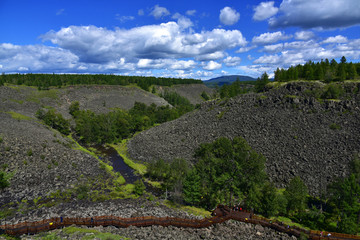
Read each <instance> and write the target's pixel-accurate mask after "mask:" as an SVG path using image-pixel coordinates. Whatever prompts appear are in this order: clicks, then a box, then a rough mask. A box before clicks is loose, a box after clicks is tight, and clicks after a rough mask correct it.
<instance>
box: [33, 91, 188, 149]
mask: <svg viewBox="0 0 360 240" xmlns="http://www.w3.org/2000/svg"><path fill="white" fill-rule="evenodd" d="M171 96H172V97H173V99H182V100H177V101H179V102H178V103H176V102H173V104H174V105H173V106H174V107H170V106H169V105H167V106H157V105H155V104H154V103H153V104H151V105H150V106H147V105H146V104H144V103H139V102H135V104H134V106H133V107H132V108H131V109H130V110H129V111H126V110H122V109H116V110H113V111H111V112H109V113H103V114H95V113H94V112H92V111H90V110H80V105H79V102H73V103H71V105H70V107H69V113H70V114H71V115H72V116H73V120H74V121H75V126H73V127H71V124H70V121H71V119H69V120H67V119H65V118H64V117H63V116H62V115H61V114H60V113H57V112H56V111H55V110H54V109H50V110H47V109H39V110H38V111H37V113H36V116H37V118H39V119H41V120H42V121H43V122H44V123H45V124H46V125H48V126H50V127H52V128H54V129H56V130H58V131H59V132H61V133H62V134H64V135H69V134H70V133H74V136H75V137H77V138H78V139H79V140H80V141H81V142H82V143H85V144H99V143H102V144H103V143H116V142H120V141H121V140H122V139H125V138H129V137H131V136H132V135H133V134H135V133H136V132H140V131H143V130H146V129H148V128H150V127H152V126H154V125H155V124H160V123H164V122H167V121H171V120H174V119H176V118H178V117H180V116H181V115H183V114H185V113H187V112H189V111H191V110H193V109H194V106H193V105H192V104H190V102H189V101H188V100H187V99H184V98H183V97H181V96H180V95H178V94H176V93H171ZM170 102H172V101H170Z"/></svg>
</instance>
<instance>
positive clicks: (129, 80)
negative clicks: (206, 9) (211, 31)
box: [0, 73, 202, 91]
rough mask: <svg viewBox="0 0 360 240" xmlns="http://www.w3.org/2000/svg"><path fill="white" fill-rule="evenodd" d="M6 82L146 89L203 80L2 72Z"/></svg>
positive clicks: (1, 79) (0, 79)
mask: <svg viewBox="0 0 360 240" xmlns="http://www.w3.org/2000/svg"><path fill="white" fill-rule="evenodd" d="M4 83H10V84H16V85H26V86H35V87H38V88H39V89H48V88H49V87H64V86H69V85H121V86H126V85H130V84H136V85H137V86H139V87H140V88H142V89H144V90H145V91H149V87H150V86H151V85H159V86H172V85H175V84H202V81H201V80H195V79H179V78H156V77H142V76H120V75H111V74H31V73H30V74H2V75H0V86H2V85H4Z"/></svg>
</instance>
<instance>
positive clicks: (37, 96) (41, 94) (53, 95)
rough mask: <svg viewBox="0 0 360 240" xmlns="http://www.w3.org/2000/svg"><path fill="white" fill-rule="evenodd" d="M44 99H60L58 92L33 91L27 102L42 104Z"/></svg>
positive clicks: (54, 90) (52, 90)
mask: <svg viewBox="0 0 360 240" xmlns="http://www.w3.org/2000/svg"><path fill="white" fill-rule="evenodd" d="M42 98H50V99H54V100H57V99H58V90H56V89H50V90H41V91H39V90H36V91H33V92H32V93H31V94H30V95H29V96H28V97H27V98H26V101H29V102H35V103H40V100H41V99H42Z"/></svg>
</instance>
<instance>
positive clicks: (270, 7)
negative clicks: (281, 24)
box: [253, 1, 279, 21]
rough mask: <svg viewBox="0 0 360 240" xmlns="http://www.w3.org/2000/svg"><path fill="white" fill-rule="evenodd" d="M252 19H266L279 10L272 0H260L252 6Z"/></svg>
mask: <svg viewBox="0 0 360 240" xmlns="http://www.w3.org/2000/svg"><path fill="white" fill-rule="evenodd" d="M254 11H255V13H254V16H253V19H254V20H256V21H262V20H265V19H268V18H270V17H272V16H274V15H275V14H277V12H278V11H279V9H278V8H277V7H274V1H271V2H262V3H260V4H259V5H258V6H256V7H255V8H254Z"/></svg>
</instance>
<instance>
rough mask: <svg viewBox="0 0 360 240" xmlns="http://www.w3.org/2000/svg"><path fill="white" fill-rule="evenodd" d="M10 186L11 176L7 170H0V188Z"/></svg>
mask: <svg viewBox="0 0 360 240" xmlns="http://www.w3.org/2000/svg"><path fill="white" fill-rule="evenodd" d="M8 186H10V183H9V176H8V175H7V174H6V173H5V172H2V171H0V189H4V188H6V187H8Z"/></svg>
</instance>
